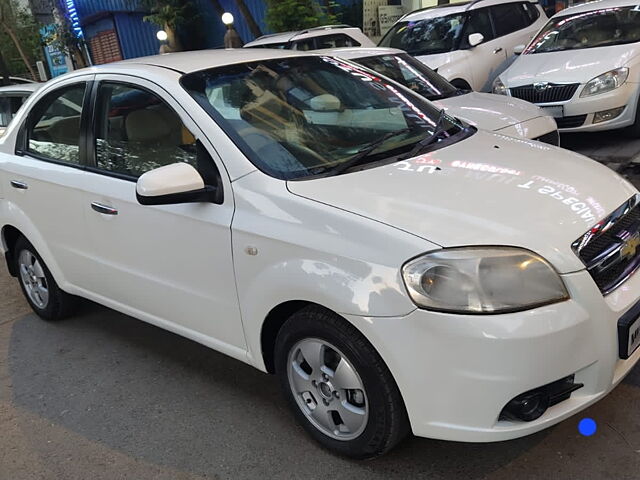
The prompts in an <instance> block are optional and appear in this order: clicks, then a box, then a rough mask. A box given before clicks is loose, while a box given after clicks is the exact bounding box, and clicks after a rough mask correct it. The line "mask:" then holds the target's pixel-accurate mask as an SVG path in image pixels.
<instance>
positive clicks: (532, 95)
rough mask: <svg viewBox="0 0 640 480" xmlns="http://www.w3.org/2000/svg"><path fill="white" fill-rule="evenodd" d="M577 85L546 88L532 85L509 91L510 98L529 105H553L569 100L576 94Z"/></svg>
mask: <svg viewBox="0 0 640 480" xmlns="http://www.w3.org/2000/svg"><path fill="white" fill-rule="evenodd" d="M579 86H580V84H579V83H569V84H557V83H549V84H548V85H547V87H546V88H544V89H541V88H536V87H535V86H534V85H523V86H522V87H514V88H512V89H510V91H511V96H512V97H516V98H520V99H522V100H526V101H527V102H531V103H553V102H564V101H566V100H570V99H571V97H573V94H574V93H576V90H578V87H579Z"/></svg>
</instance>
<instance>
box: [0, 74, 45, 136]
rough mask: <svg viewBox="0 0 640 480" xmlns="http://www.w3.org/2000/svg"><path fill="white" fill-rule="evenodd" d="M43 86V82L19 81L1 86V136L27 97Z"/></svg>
mask: <svg viewBox="0 0 640 480" xmlns="http://www.w3.org/2000/svg"><path fill="white" fill-rule="evenodd" d="M41 86H42V84H41V83H19V84H15V85H9V86H6V87H0V136H1V135H2V134H4V131H5V130H6V128H7V125H9V122H11V120H12V119H13V117H14V116H15V114H16V113H17V112H18V110H19V109H20V107H21V106H22V104H23V103H24V102H25V101H26V99H27V98H29V97H30V96H31V94H32V93H33V92H35V91H36V90H38V89H39V88H40V87H41Z"/></svg>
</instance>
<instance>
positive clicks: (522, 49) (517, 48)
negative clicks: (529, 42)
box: [513, 45, 526, 55]
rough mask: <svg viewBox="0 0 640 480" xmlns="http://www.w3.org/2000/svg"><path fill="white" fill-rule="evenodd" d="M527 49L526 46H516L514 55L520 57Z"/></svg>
mask: <svg viewBox="0 0 640 480" xmlns="http://www.w3.org/2000/svg"><path fill="white" fill-rule="evenodd" d="M525 48H526V45H516V46H515V47H513V53H514V54H516V55H520V54H521V53H522V52H524V49H525Z"/></svg>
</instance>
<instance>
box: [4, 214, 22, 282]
mask: <svg viewBox="0 0 640 480" xmlns="http://www.w3.org/2000/svg"><path fill="white" fill-rule="evenodd" d="M21 236H24V234H23V233H22V232H21V231H20V230H18V229H17V228H16V227H14V226H13V225H5V226H3V227H2V230H0V239H1V240H2V248H3V250H4V258H5V261H6V262H7V270H9V273H10V274H11V276H12V277H16V276H17V275H18V272H17V271H16V268H15V261H14V249H15V245H16V242H17V241H18V238H20V237H21Z"/></svg>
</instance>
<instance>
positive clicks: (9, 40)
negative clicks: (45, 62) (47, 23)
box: [0, 0, 43, 79]
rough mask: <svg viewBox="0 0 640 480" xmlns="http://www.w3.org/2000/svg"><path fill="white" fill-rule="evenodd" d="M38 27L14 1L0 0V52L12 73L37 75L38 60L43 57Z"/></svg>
mask: <svg viewBox="0 0 640 480" xmlns="http://www.w3.org/2000/svg"><path fill="white" fill-rule="evenodd" d="M39 27H40V26H39V25H38V24H37V23H36V21H35V19H34V18H33V16H32V15H31V14H30V13H29V12H27V11H25V10H23V9H21V8H19V7H18V5H17V2H15V0H0V51H1V53H2V57H3V59H4V63H5V64H6V67H7V69H8V71H9V72H10V73H11V74H14V75H22V74H28V75H29V76H31V77H32V78H34V79H36V78H37V75H36V71H35V68H34V67H35V63H36V61H38V60H42V58H43V53H42V41H41V38H40V32H39Z"/></svg>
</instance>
